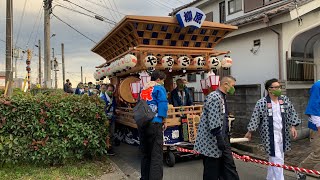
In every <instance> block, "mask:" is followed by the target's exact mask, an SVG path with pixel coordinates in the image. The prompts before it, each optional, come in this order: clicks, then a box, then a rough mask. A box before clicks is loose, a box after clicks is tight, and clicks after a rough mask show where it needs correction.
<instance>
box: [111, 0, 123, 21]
mask: <svg viewBox="0 0 320 180" xmlns="http://www.w3.org/2000/svg"><path fill="white" fill-rule="evenodd" d="M112 1H113V4H114V7H115V8H116V10H117V11H119V9H118V6H117V4H116V2H115V1H114V0H112ZM116 15H117V16H118V17H119V18H120V19H121V18H122V17H121V16H120V15H119V14H118V13H116Z"/></svg>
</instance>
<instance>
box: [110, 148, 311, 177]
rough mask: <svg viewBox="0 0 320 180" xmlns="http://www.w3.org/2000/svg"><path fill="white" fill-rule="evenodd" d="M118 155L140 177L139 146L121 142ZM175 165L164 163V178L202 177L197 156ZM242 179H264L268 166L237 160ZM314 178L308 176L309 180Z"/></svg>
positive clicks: (287, 173)
mask: <svg viewBox="0 0 320 180" xmlns="http://www.w3.org/2000/svg"><path fill="white" fill-rule="evenodd" d="M115 152H116V153H117V154H116V156H113V157H110V159H111V160H112V161H114V162H115V163H116V164H117V165H118V166H119V168H120V169H121V170H122V171H123V172H124V173H125V174H126V175H127V176H128V178H129V179H133V180H136V179H139V178H140V153H139V149H138V147H137V146H131V145H127V144H123V143H122V144H121V145H120V146H118V147H115ZM177 161H178V162H176V164H175V166H174V167H168V166H166V165H164V178H163V179H164V180H200V179H202V172H203V165H202V160H200V159H196V158H188V157H187V158H186V157H185V158H182V159H180V160H179V159H178V160H177ZM235 163H236V166H237V171H238V173H239V176H240V179H241V180H260V179H261V180H263V179H266V176H267V166H264V165H259V164H254V163H250V162H243V161H240V160H235ZM312 179H314V178H311V177H307V180H312ZM285 180H296V177H295V174H294V173H293V172H291V171H285Z"/></svg>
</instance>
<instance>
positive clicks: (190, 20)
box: [176, 7, 206, 28]
mask: <svg viewBox="0 0 320 180" xmlns="http://www.w3.org/2000/svg"><path fill="white" fill-rule="evenodd" d="M176 18H177V20H178V22H179V25H180V27H182V28H183V27H187V26H194V27H196V28H200V27H201V25H202V23H203V22H204V20H205V19H206V15H205V13H204V12H203V11H201V10H200V9H198V8H195V7H189V8H185V9H182V10H180V11H179V12H178V13H177V14H176Z"/></svg>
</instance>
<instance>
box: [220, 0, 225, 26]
mask: <svg viewBox="0 0 320 180" xmlns="http://www.w3.org/2000/svg"><path fill="white" fill-rule="evenodd" d="M219 14H220V15H219V16H220V23H225V22H226V3H225V2H224V1H223V2H221V3H219Z"/></svg>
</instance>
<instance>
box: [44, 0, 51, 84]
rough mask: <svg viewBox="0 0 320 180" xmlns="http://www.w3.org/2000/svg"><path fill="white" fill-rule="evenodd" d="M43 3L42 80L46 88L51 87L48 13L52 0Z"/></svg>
mask: <svg viewBox="0 0 320 180" xmlns="http://www.w3.org/2000/svg"><path fill="white" fill-rule="evenodd" d="M43 3H44V7H43V9H44V82H45V87H46V88H51V87H52V86H51V64H50V14H51V12H52V9H51V8H52V0H43Z"/></svg>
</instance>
